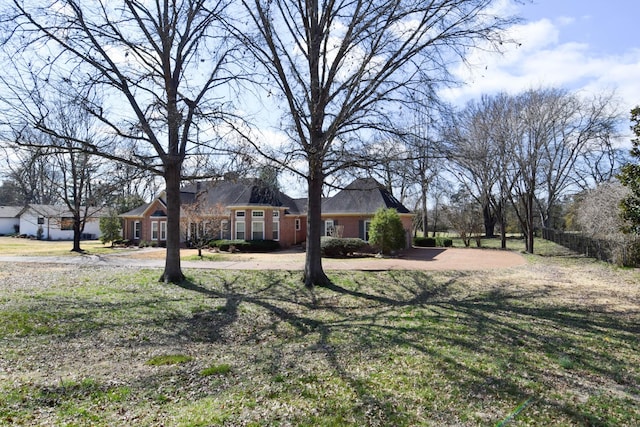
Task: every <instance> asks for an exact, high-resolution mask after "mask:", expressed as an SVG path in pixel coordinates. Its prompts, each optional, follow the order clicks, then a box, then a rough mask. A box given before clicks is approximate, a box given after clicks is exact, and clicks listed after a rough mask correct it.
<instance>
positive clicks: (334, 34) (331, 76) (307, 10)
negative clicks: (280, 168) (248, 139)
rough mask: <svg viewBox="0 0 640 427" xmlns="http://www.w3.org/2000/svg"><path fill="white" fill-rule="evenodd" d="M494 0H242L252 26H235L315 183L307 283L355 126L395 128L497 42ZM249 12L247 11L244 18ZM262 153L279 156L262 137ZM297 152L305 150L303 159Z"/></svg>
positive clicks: (297, 167) (293, 152) (349, 159)
mask: <svg viewBox="0 0 640 427" xmlns="http://www.w3.org/2000/svg"><path fill="white" fill-rule="evenodd" d="M494 3H495V2H494V1H493V0H435V1H431V2H418V1H414V0H391V1H389V0H385V1H381V0H374V1H364V0H355V1H349V2H334V1H318V0H304V1H302V0H301V1H297V2H291V1H288V0H243V1H242V5H243V6H244V9H245V11H246V13H247V15H248V20H249V25H248V27H237V28H236V33H237V34H239V35H240V36H244V37H243V40H244V42H245V43H246V45H247V47H248V48H249V49H250V51H251V53H252V54H253V56H254V58H255V60H256V62H257V64H258V65H259V66H261V67H262V68H263V69H264V70H265V71H266V75H267V77H266V80H267V84H268V86H267V87H268V89H267V90H268V91H269V95H273V96H272V98H275V99H276V101H277V102H278V105H279V106H281V107H282V110H281V112H282V114H281V117H284V118H285V123H286V124H287V125H288V126H285V129H286V130H287V131H288V136H289V138H290V141H292V142H293V143H292V144H291V145H288V146H287V147H286V148H287V151H286V153H287V156H286V160H285V161H283V160H282V159H280V160H281V161H282V162H283V163H284V164H287V165H289V167H291V169H292V170H293V171H294V172H296V173H298V174H301V175H303V176H304V177H305V179H306V182H307V186H308V196H309V197H308V206H307V219H308V222H307V224H308V225H307V250H306V261H305V271H304V281H305V285H306V286H313V285H324V284H327V283H329V282H330V281H329V279H328V278H327V276H326V274H325V273H324V271H323V269H322V260H321V253H320V234H321V198H322V189H323V183H324V181H325V178H326V177H328V176H331V175H332V174H333V173H335V172H336V171H337V170H339V169H341V168H344V167H345V166H347V165H349V164H352V163H353V162H354V158H353V153H356V152H358V151H359V149H358V148H359V146H360V141H363V140H365V141H366V140H367V139H368V138H366V137H364V138H359V137H358V134H361V135H362V134H365V133H366V131H367V130H370V129H392V128H393V123H392V118H393V112H394V111H397V109H398V106H399V105H402V104H404V103H410V102H412V100H411V97H410V96H409V94H411V93H416V92H418V93H419V92H421V91H423V90H425V88H426V87H429V83H430V82H434V81H436V80H441V79H444V78H446V70H447V67H448V66H449V65H450V64H451V63H452V62H453V61H454V60H455V59H456V58H464V57H465V55H466V53H467V51H468V49H469V48H471V47H474V46H477V45H479V44H482V46H483V47H485V48H495V47H496V46H498V44H499V43H501V42H502V40H500V37H499V30H500V29H501V28H502V27H504V26H505V25H506V24H507V23H509V22H511V21H510V20H508V19H502V18H501V17H499V16H494V14H493V13H492V12H491V8H490V6H493V4H494ZM238 21H239V22H244V19H240V20H238ZM258 148H259V149H260V151H261V153H262V154H265V155H269V156H271V157H275V156H274V155H272V154H270V153H268V152H267V150H266V149H265V148H264V147H258ZM294 160H300V161H299V162H296V161H294Z"/></svg>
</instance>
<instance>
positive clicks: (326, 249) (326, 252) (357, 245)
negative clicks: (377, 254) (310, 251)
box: [320, 236, 367, 258]
mask: <svg viewBox="0 0 640 427" xmlns="http://www.w3.org/2000/svg"><path fill="white" fill-rule="evenodd" d="M365 246H367V242H365V241H364V240H362V239H355V238H338V237H326V236H325V237H322V238H321V239H320V251H321V252H322V256H326V257H329V258H332V257H346V256H349V255H351V254H353V253H354V252H357V251H359V250H360V249H362V248H364V247H365Z"/></svg>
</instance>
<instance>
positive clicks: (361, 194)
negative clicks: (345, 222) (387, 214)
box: [322, 178, 410, 214]
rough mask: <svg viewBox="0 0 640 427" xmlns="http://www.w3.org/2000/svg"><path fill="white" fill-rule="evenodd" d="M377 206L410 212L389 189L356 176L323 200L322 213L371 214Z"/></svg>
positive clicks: (368, 179)
mask: <svg viewBox="0 0 640 427" xmlns="http://www.w3.org/2000/svg"><path fill="white" fill-rule="evenodd" d="M379 208H393V209H395V210H396V211H398V213H410V211H409V209H407V208H406V207H405V206H404V205H403V204H402V203H400V201H399V200H398V199H396V198H395V197H394V196H393V194H391V192H390V191H389V190H387V189H386V188H385V187H384V186H383V185H382V184H380V183H379V182H378V181H376V180H375V179H373V178H358V179H356V180H355V181H353V182H352V183H351V184H349V185H347V186H346V187H345V188H344V189H343V190H341V191H340V192H338V194H336V195H335V196H333V197H330V198H328V199H325V200H323V202H322V213H323V214H347V213H362V214H373V213H375V211H377V210H378V209H379Z"/></svg>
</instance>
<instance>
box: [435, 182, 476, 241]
mask: <svg viewBox="0 0 640 427" xmlns="http://www.w3.org/2000/svg"><path fill="white" fill-rule="evenodd" d="M478 207H479V205H478V203H477V201H476V200H475V199H474V197H472V196H471V195H470V194H469V193H468V192H467V191H466V190H464V189H463V190H460V191H458V192H457V193H456V194H454V195H452V196H451V203H450V205H448V206H446V207H445V208H444V214H445V216H446V218H447V221H448V222H449V224H450V225H451V227H452V228H453V229H454V230H455V231H457V232H458V235H459V236H460V238H461V239H462V241H463V243H464V245H465V246H466V247H469V246H470V244H471V240H472V239H475V241H476V245H477V246H478V247H480V244H481V238H482V212H481V211H480V210H479V209H478Z"/></svg>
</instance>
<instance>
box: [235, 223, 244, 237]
mask: <svg viewBox="0 0 640 427" xmlns="http://www.w3.org/2000/svg"><path fill="white" fill-rule="evenodd" d="M244 234H245V233H244V221H237V222H236V240H244Z"/></svg>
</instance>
